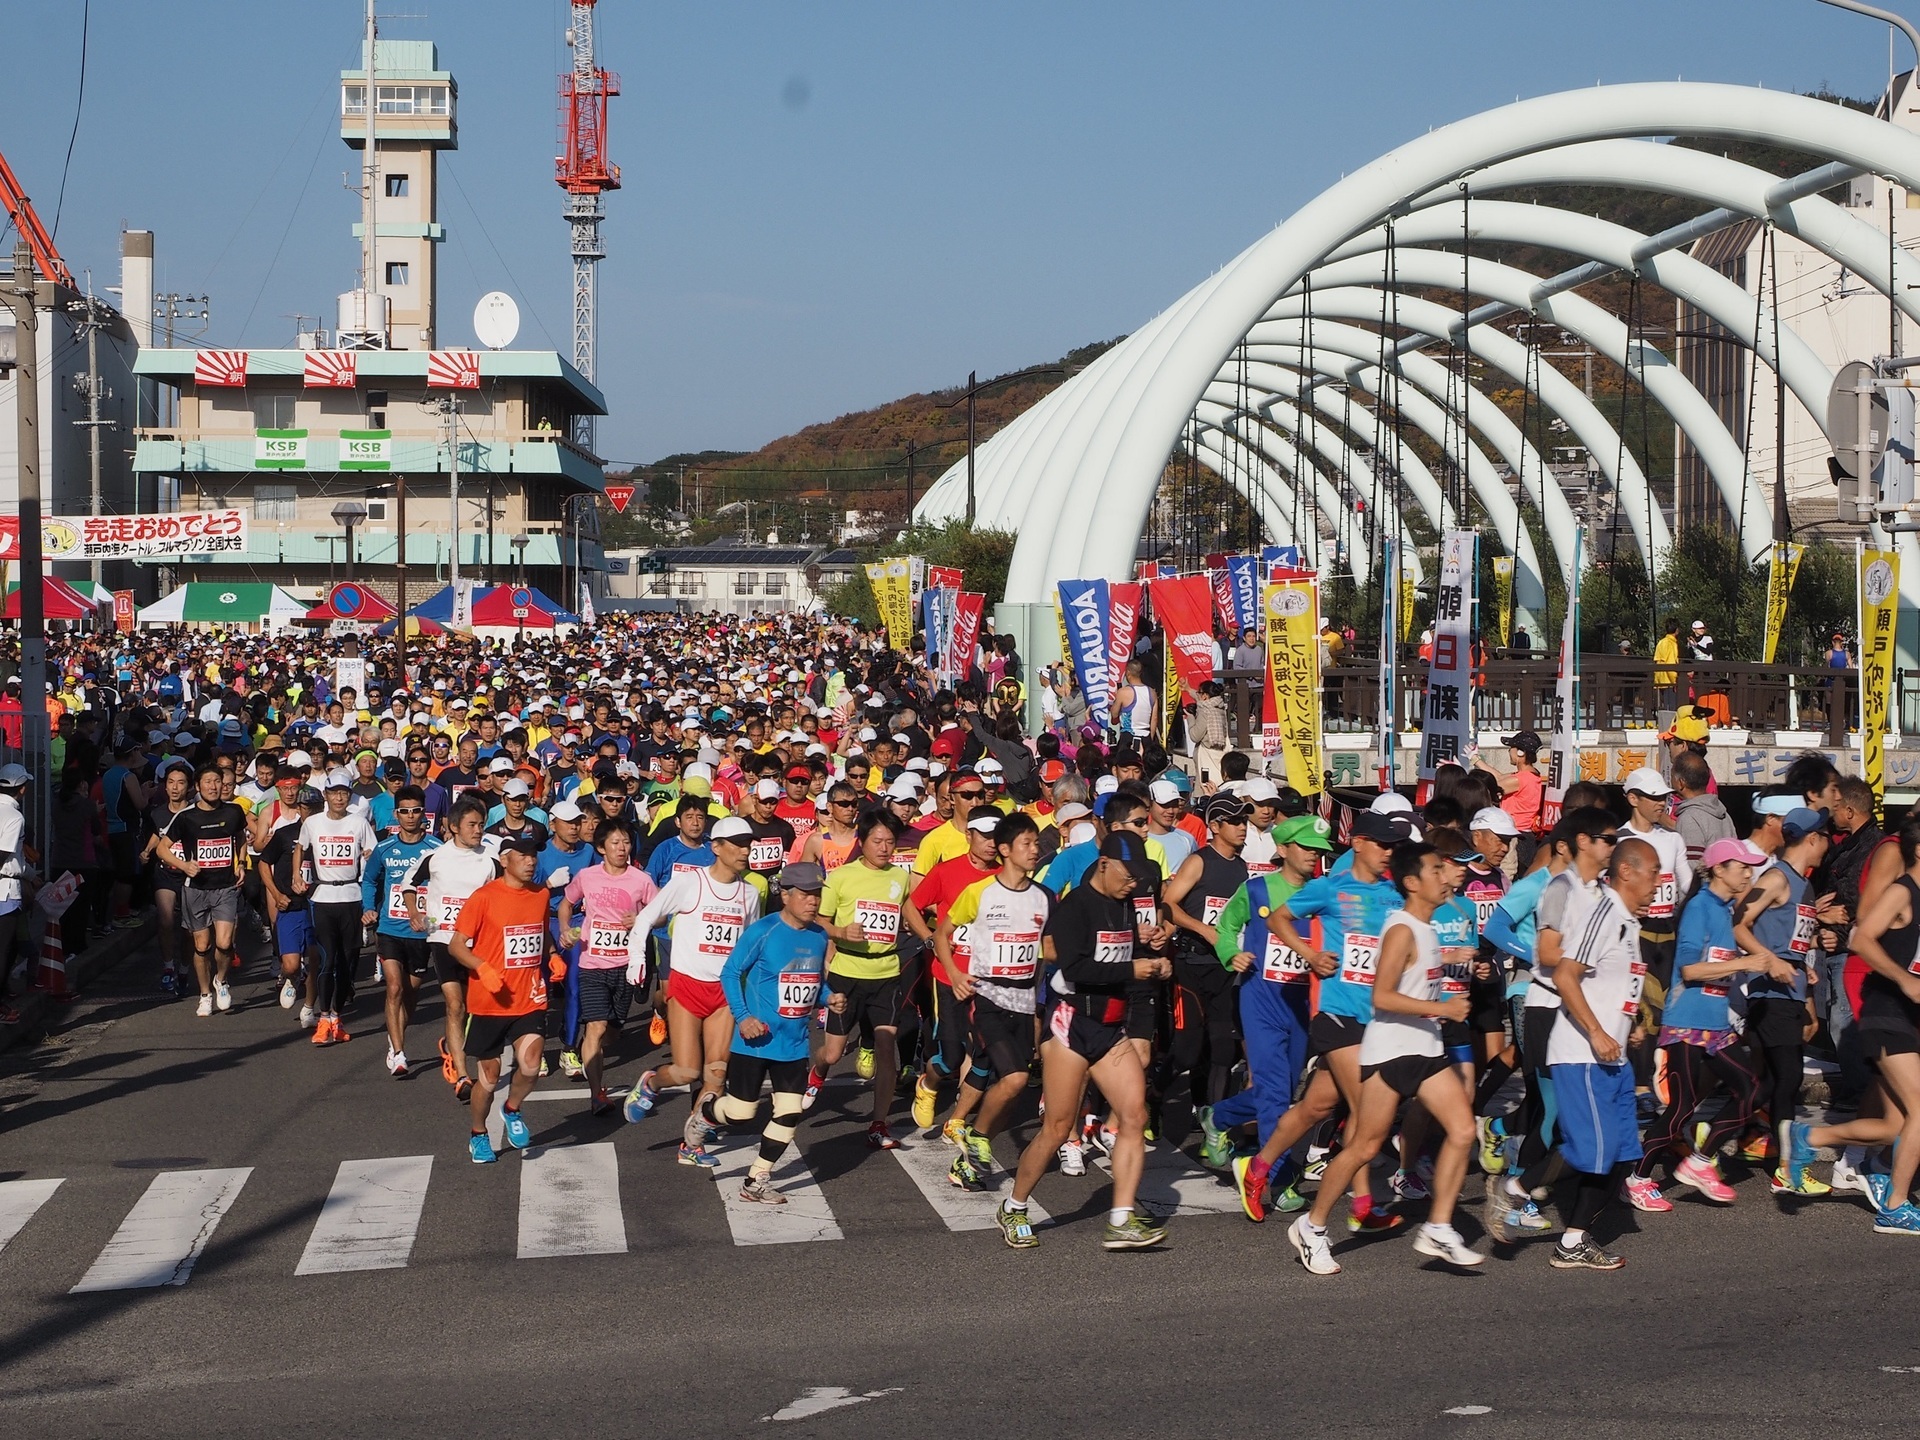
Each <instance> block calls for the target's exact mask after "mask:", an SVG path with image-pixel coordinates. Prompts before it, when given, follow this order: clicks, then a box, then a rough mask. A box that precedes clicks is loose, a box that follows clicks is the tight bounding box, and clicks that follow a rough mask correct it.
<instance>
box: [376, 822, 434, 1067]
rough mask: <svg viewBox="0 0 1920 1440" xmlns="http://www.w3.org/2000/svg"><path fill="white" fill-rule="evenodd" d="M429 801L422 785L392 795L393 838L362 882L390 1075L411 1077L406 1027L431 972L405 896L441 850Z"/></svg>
mask: <svg viewBox="0 0 1920 1440" xmlns="http://www.w3.org/2000/svg"><path fill="white" fill-rule="evenodd" d="M429 819H430V817H429V815H428V813H427V797H426V794H425V792H423V791H422V790H421V788H420V787H419V786H418V785H403V786H401V787H400V789H399V790H398V791H396V792H395V793H394V797H393V821H394V825H395V827H396V830H395V833H394V834H392V835H390V836H388V837H387V838H386V839H385V840H382V841H381V842H380V843H379V844H378V845H376V846H375V847H374V850H373V854H372V855H370V856H369V857H368V858H367V866H366V872H365V874H364V875H363V876H362V877H361V881H360V905H361V908H362V909H363V910H364V911H366V912H367V913H369V914H371V915H373V916H375V917H376V919H375V923H374V927H373V945H374V954H375V955H377V956H378V957H379V960H380V972H381V975H382V977H383V978H384V979H385V981H386V988H387V1073H388V1074H389V1075H391V1076H393V1078H394V1079H396V1080H403V1079H405V1078H406V1076H407V1026H408V1025H410V1024H412V1023H413V1011H414V1006H416V1005H417V1004H418V1003H419V1000H420V977H421V976H422V975H425V974H426V973H427V972H428V971H429V970H431V969H432V968H433V956H432V953H431V950H430V948H429V946H428V943H427V938H426V936H424V935H422V934H420V933H419V932H418V931H417V930H415V929H414V928H413V907H412V906H410V905H409V904H408V903H407V894H408V890H409V888H410V881H411V879H412V876H413V873H414V871H415V870H417V869H418V868H419V866H420V861H421V860H422V858H424V857H425V856H426V855H428V854H430V853H431V852H432V851H435V850H438V849H439V848H440V842H439V841H438V840H436V839H435V838H434V837H433V836H432V835H429V834H428V833H427V823H428V820H429Z"/></svg>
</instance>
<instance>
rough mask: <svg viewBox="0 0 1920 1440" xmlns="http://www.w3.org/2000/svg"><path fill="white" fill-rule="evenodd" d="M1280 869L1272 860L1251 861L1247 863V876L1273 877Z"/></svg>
mask: <svg viewBox="0 0 1920 1440" xmlns="http://www.w3.org/2000/svg"><path fill="white" fill-rule="evenodd" d="M1279 868H1280V867H1279V866H1278V865H1275V864H1274V863H1273V862H1272V861H1271V860H1249V861H1248V862H1247V874H1249V875H1271V874H1273V872H1274V871H1276V870H1278V869H1279Z"/></svg>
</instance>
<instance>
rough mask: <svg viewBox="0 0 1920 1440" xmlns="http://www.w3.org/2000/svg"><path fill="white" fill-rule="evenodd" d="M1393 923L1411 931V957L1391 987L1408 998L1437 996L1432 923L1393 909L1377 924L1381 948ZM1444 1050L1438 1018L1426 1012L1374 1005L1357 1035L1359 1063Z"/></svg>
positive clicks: (1437, 952)
mask: <svg viewBox="0 0 1920 1440" xmlns="http://www.w3.org/2000/svg"><path fill="white" fill-rule="evenodd" d="M1395 926H1405V927H1406V928H1407V929H1408V930H1410V931H1412V932H1413V959H1411V960H1410V961H1408V962H1407V964H1406V967H1405V968H1404V969H1403V970H1401V972H1400V983H1399V984H1398V985H1396V986H1394V989H1395V990H1396V991H1397V992H1398V993H1400V994H1402V995H1404V996H1406V997H1407V998H1408V999H1410V1000H1437V999H1439V998H1440V937H1439V936H1437V935H1435V934H1434V933H1433V926H1431V925H1429V924H1428V923H1427V922H1426V921H1424V920H1416V919H1414V918H1413V916H1411V915H1409V914H1408V913H1407V912H1406V911H1404V910H1396V911H1394V912H1393V913H1392V914H1391V915H1389V916H1388V917H1387V922H1386V924H1384V925H1382V926H1381V927H1380V943H1381V947H1382V948H1383V949H1384V948H1385V946H1386V939H1387V936H1388V935H1390V934H1391V933H1392V932H1393V929H1394V927H1395ZM1443 1053H1445V1047H1443V1046H1442V1045H1441V1043H1440V1022H1439V1021H1438V1020H1435V1019H1433V1018H1432V1017H1431V1016H1427V1015H1389V1014H1387V1013H1386V1012H1385V1011H1383V1010H1381V1009H1379V1008H1378V1007H1375V1009H1374V1012H1373V1019H1371V1020H1369V1021H1368V1022H1367V1030H1366V1033H1365V1034H1364V1035H1362V1036H1361V1037H1360V1063H1361V1064H1362V1065H1379V1064H1382V1063H1383V1062H1385V1061H1388V1060H1394V1059H1398V1058H1399V1057H1400V1056H1402V1055H1440V1054H1443Z"/></svg>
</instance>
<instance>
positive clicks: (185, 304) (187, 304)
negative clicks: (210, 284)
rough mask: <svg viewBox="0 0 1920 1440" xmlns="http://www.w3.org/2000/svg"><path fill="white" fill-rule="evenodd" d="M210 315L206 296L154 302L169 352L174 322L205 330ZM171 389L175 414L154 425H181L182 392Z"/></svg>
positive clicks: (157, 298) (156, 420)
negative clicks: (193, 323) (195, 322)
mask: <svg viewBox="0 0 1920 1440" xmlns="http://www.w3.org/2000/svg"><path fill="white" fill-rule="evenodd" d="M208 313H209V312H208V310H207V297H206V296H205V295H179V294H174V293H168V294H166V295H156V296H155V297H154V300H153V318H154V319H156V320H163V321H165V322H166V335H167V343H166V347H165V348H167V349H168V350H171V349H173V322H174V321H176V320H198V321H199V322H200V324H201V326H202V328H204V327H205V325H206V323H207V317H208ZM171 388H172V389H173V414H172V415H171V416H162V415H156V416H154V424H156V425H177V424H179V423H180V390H179V387H178V386H174V387H171ZM154 508H155V509H156V510H157V509H159V508H160V505H159V499H158V497H155V500H154Z"/></svg>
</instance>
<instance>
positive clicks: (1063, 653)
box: [376, 137, 1073, 668]
mask: <svg viewBox="0 0 1920 1440" xmlns="http://www.w3.org/2000/svg"><path fill="white" fill-rule="evenodd" d="M376 138H377V137H376ZM1053 623H1054V624H1056V625H1058V626H1059V627H1060V660H1061V663H1062V664H1064V665H1066V666H1067V667H1068V668H1072V665H1073V649H1072V647H1071V646H1069V645H1068V644H1067V612H1066V611H1064V610H1062V609H1061V608H1060V587H1059V586H1058V585H1056V586H1054V587H1053Z"/></svg>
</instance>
